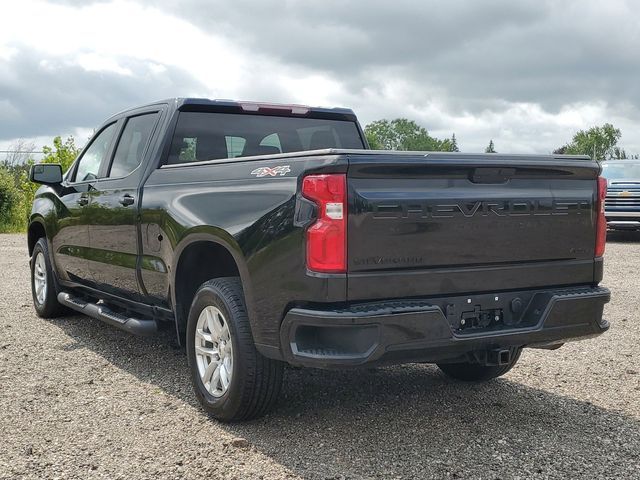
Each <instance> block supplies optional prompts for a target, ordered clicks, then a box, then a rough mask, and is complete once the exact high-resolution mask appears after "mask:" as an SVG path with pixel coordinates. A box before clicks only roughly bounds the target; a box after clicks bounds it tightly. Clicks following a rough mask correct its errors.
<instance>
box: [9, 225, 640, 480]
mask: <svg viewBox="0 0 640 480" xmlns="http://www.w3.org/2000/svg"><path fill="white" fill-rule="evenodd" d="M610 240H611V241H610V243H609V244H608V247H607V248H608V252H607V261H606V274H605V282H604V284H605V285H607V286H608V287H610V288H611V290H612V293H613V301H612V302H611V303H610V304H609V305H608V306H607V308H606V316H607V318H608V319H609V320H610V321H611V323H612V327H611V330H610V331H609V332H608V333H606V334H605V335H603V336H601V337H600V338H598V339H593V340H587V341H583V342H576V343H573V344H569V345H565V346H564V347H563V348H561V349H559V350H556V351H551V352H549V351H536V350H531V351H525V353H524V354H523V357H522V359H521V360H520V363H519V365H518V367H516V368H515V369H514V370H512V371H511V372H510V373H509V374H507V375H506V376H505V377H503V378H502V379H499V380H495V381H493V382H489V383H486V384H482V385H465V384H460V383H456V382H453V381H450V380H448V379H446V378H445V377H444V376H443V375H441V374H440V373H439V372H438V370H437V369H436V368H434V367H432V366H421V365H406V366H398V367H389V368H382V369H378V370H373V371H351V372H323V371H315V370H293V369H291V370H288V371H287V374H286V380H285V382H286V383H285V388H284V392H283V395H282V396H281V400H280V403H279V406H278V408H277V410H276V411H275V412H274V413H272V414H271V415H269V416H268V417H265V418H262V419H260V420H258V421H254V422H250V423H245V424H240V425H231V426H229V425H221V424H218V423H217V422H215V421H213V420H210V419H208V417H206V416H205V415H204V414H203V413H202V412H201V411H200V409H199V408H198V405H197V404H196V402H195V400H194V396H193V395H192V392H191V386H190V384H189V380H188V375H187V365H186V358H185V356H184V354H183V353H182V352H181V351H179V350H175V349H173V348H172V347H171V338H170V336H169V335H168V334H167V335H164V336H159V337H158V338H151V339H141V338H136V337H133V336H129V335H127V334H125V333H123V332H120V331H118V330H115V329H113V328H111V327H109V326H107V325H104V324H101V323H100V322H98V321H95V320H92V319H89V318H86V317H82V316H71V317H67V318H62V319H56V320H50V321H46V320H41V319H39V318H37V317H36V315H35V314H34V311H33V308H32V306H31V297H30V290H29V278H28V268H27V251H26V239H25V237H24V236H23V235H1V236H0V271H1V272H2V275H1V277H0V285H1V289H0V291H1V292H2V295H1V297H0V331H1V332H2V337H0V412H1V417H0V442H1V443H0V478H3V479H4V478H110V479H116V478H123V479H124V478H127V479H131V478H151V477H153V478H177V477H183V478H196V477H202V478H204V477H209V478H238V479H240V478H265V479H266V478H269V479H270V478H333V479H338V478H385V479H386V478H486V479H494V478H577V477H582V478H640V364H639V363H640V362H639V361H638V358H639V353H638V340H639V339H640V289H639V288H638V280H639V279H640V273H638V272H640V236H634V235H617V236H615V237H612V238H610Z"/></svg>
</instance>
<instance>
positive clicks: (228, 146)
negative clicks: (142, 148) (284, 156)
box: [167, 111, 364, 164]
mask: <svg viewBox="0 0 640 480" xmlns="http://www.w3.org/2000/svg"><path fill="white" fill-rule="evenodd" d="M326 148H343V149H362V148H364V144H363V141H362V137H361V136H360V132H359V130H358V127H357V125H356V123H355V122H352V121H348V120H329V119H324V118H308V117H282V116H271V115H252V114H235V113H219V112H189V111H187V112H180V113H179V117H178V121H177V124H176V128H175V132H174V135H173V139H172V142H171V148H170V152H169V158H168V160H167V163H168V164H181V163H189V162H200V161H206V160H221V159H231V158H239V157H249V156H254V155H274V154H280V153H289V152H299V151H305V150H320V149H326Z"/></svg>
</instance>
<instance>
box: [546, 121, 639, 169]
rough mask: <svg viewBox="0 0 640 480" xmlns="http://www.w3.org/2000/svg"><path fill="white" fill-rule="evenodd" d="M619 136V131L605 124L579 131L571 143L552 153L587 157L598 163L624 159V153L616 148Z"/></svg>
mask: <svg viewBox="0 0 640 480" xmlns="http://www.w3.org/2000/svg"><path fill="white" fill-rule="evenodd" d="M621 136H622V133H621V132H620V129H618V128H615V127H614V126H613V125H611V124H610V123H605V124H604V125H602V126H601V127H598V126H596V127H591V128H589V129H588V130H579V131H578V132H577V133H576V134H575V135H574V136H573V139H572V140H571V143H568V144H567V145H564V146H562V147H560V148H558V149H556V150H554V151H553V153H556V154H569V155H589V156H590V157H592V158H594V159H596V160H597V161H599V162H601V161H603V160H607V159H610V158H626V157H627V154H626V152H625V151H624V150H621V149H620V148H619V147H617V144H618V140H620V137H621Z"/></svg>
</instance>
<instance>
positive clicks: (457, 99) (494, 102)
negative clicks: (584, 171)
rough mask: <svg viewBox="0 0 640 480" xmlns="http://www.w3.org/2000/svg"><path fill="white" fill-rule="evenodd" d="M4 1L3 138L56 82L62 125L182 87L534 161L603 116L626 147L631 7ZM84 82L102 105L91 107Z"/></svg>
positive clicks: (636, 30) (629, 142)
mask: <svg viewBox="0 0 640 480" xmlns="http://www.w3.org/2000/svg"><path fill="white" fill-rule="evenodd" d="M12 8H13V9H15V11H16V12H18V15H19V16H20V18H29V19H31V22H30V23H31V24H32V25H30V26H31V27H32V28H30V29H29V30H28V31H27V30H25V29H24V27H23V26H22V27H21V26H20V25H19V24H20V22H11V21H9V22H7V27H6V28H3V30H0V67H2V70H3V71H2V73H0V105H2V106H3V108H4V106H5V105H6V109H5V112H4V114H3V113H2V112H0V122H5V120H4V118H6V117H13V116H14V114H13V113H12V114H9V113H6V112H9V108H12V109H13V111H14V112H15V111H17V112H18V115H19V116H20V117H28V118H29V120H28V121H26V122H25V123H21V124H19V125H18V126H15V127H13V126H11V125H8V124H6V123H2V124H0V136H4V137H6V136H7V135H8V134H7V133H5V131H3V129H4V128H11V129H12V130H11V135H16V134H20V135H21V136H25V135H26V133H25V131H23V130H22V129H23V128H27V127H26V125H28V124H33V125H39V126H40V127H39V128H38V129H37V130H38V132H43V131H45V130H47V128H49V130H50V131H51V130H53V129H54V127H57V123H56V122H57V121H58V120H57V119H56V118H55V116H54V114H53V113H49V112H48V110H47V109H46V108H45V109H43V110H42V111H40V110H38V108H39V106H38V105H40V104H38V103H36V102H31V103H30V102H28V101H27V100H26V97H28V96H29V95H38V93H37V92H38V91H39V90H43V89H44V90H47V89H49V88H55V89H56V92H57V94H56V95H48V96H47V95H42V97H48V98H41V102H42V105H50V107H48V108H49V109H50V110H51V111H52V112H54V111H55V110H56V109H58V110H59V109H60V108H61V107H62V106H63V105H64V104H65V102H71V103H73V98H72V97H74V96H77V97H78V98H79V99H80V101H78V102H76V105H78V109H76V110H74V109H72V110H71V111H70V112H69V120H68V121H67V124H68V125H72V124H73V125H75V126H78V127H87V122H89V121H90V119H89V117H91V119H92V120H93V119H94V118H97V117H98V116H99V115H101V114H102V112H103V111H104V109H100V107H99V106H100V105H102V104H103V103H104V104H110V105H113V106H114V107H115V106H116V105H117V108H120V106H123V107H124V106H131V105H135V104H138V103H141V102H142V101H146V100H147V99H152V98H153V99H157V98H160V97H164V96H177V95H183V94H195V95H202V96H208V97H211V98H236V99H251V100H262V101H281V102H296V103H307V104H320V105H329V106H332V105H333V106H347V107H352V108H354V110H356V113H358V114H359V116H360V118H361V120H362V121H363V123H367V122H369V121H371V120H375V119H378V118H383V117H386V118H394V117H398V116H404V117H409V118H414V119H416V120H418V121H419V122H420V123H422V124H423V125H424V126H425V127H427V128H428V129H429V130H430V131H431V132H432V133H435V134H437V135H440V136H449V135H451V133H452V132H455V133H456V135H457V137H458V139H459V144H460V146H461V148H463V149H464V150H467V151H474V150H482V149H483V148H484V146H485V145H486V144H487V143H488V141H489V139H490V138H493V139H494V141H495V142H496V145H497V146H498V148H499V149H500V150H501V151H517V152H540V153H543V152H548V151H550V150H552V149H553V148H556V147H557V146H559V145H561V144H563V143H565V142H567V141H568V140H569V139H570V137H571V135H572V134H573V133H574V132H575V131H576V130H577V129H580V128H588V127H590V126H592V125H595V124H602V123H604V122H607V121H608V122H612V123H614V125H616V126H618V127H620V128H621V129H622V131H623V142H624V145H625V146H626V147H628V150H632V151H634V152H640V133H638V123H640V110H639V108H638V105H640V89H638V88H637V87H636V79H637V78H639V74H640V63H639V62H637V53H636V51H637V47H638V44H639V43H640V42H639V40H640V22H638V20H637V18H638V15H637V10H638V8H637V6H636V3H634V2H633V1H632V0H610V1H609V2H607V3H606V5H605V4H602V2H599V1H597V0H584V1H578V0H570V1H566V2H555V1H553V0H523V1H519V2H513V1H509V0H486V1H483V2H468V1H462V0H450V1H448V2H436V1H421V2H414V1H411V0H395V1H393V2H389V1H388V0H369V1H366V2H364V1H362V2H344V1H341V0H323V1H309V0H305V1H302V0H288V1H285V2H282V1H281V0H260V1H257V0H253V1H251V0H233V1H223V0H156V1H154V2H147V1H145V0H131V1H121V0H115V1H103V2H91V1H88V2H85V1H74V0H66V1H65V0H57V1H55V2H44V1H36V0H23V1H21V2H17V3H15V4H12ZM114 25H117V28H116V29H115V30H114ZM114 31H117V35H114ZM34 32H35V34H34ZM25 62H26V63H25ZM21 65H28V67H25V68H22V67H21ZM48 69H49V70H48ZM51 69H53V70H51ZM52 71H56V72H58V73H59V74H60V81H59V82H58V81H57V79H56V78H54V75H53V73H52ZM63 72H67V73H66V74H64V75H63ZM71 72H73V75H72V74H71ZM72 77H73V78H72ZM7 78H13V80H14V83H13V84H14V85H15V90H12V91H11V96H9V95H8V94H7V92H8V90H7V87H6V84H7V82H8V80H7ZM63 78H64V80H63ZM43 82H44V83H43ZM21 84H23V85H21ZM96 84H98V85H100V93H101V96H103V97H105V98H106V99H108V100H106V101H104V102H103V101H102V100H100V99H96V98H93V96H95V95H96V89H95V88H94V85H96ZM65 85H67V86H68V88H65ZM76 91H77V92H78V94H77V95H76V94H75V93H74V92H76ZM34 92H36V93H34ZM16 98H19V99H21V100H20V102H18V103H16V102H17V101H16ZM7 102H9V103H7ZM127 102H130V103H127ZM94 104H97V105H96V106H95V110H93V111H92V112H88V110H87V109H86V108H85V110H84V111H81V110H82V105H88V106H90V107H91V108H92V109H93V108H94ZM125 104H126V105H125ZM25 107H28V108H35V109H36V110H35V111H34V112H29V111H25ZM112 110H113V109H112ZM109 113H112V111H110V112H109ZM101 119H102V118H101V117H100V120H101ZM100 120H93V121H94V123H92V124H91V125H94V124H95V121H98V122H99V121H100ZM83 122H84V123H83ZM47 125H48V127H46V126H47ZM27 131H31V130H30V129H29V128H27Z"/></svg>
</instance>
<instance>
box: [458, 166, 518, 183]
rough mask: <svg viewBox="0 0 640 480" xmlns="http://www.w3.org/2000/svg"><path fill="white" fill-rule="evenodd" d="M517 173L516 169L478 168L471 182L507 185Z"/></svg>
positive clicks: (471, 177) (470, 177)
mask: <svg viewBox="0 0 640 480" xmlns="http://www.w3.org/2000/svg"><path fill="white" fill-rule="evenodd" d="M515 173H516V169H515V168H491V167H478V168H476V169H474V170H473V173H472V174H471V175H470V176H469V180H470V181H472V182H473V183H507V182H508V181H509V180H510V179H511V177H513V176H514V175H515Z"/></svg>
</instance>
